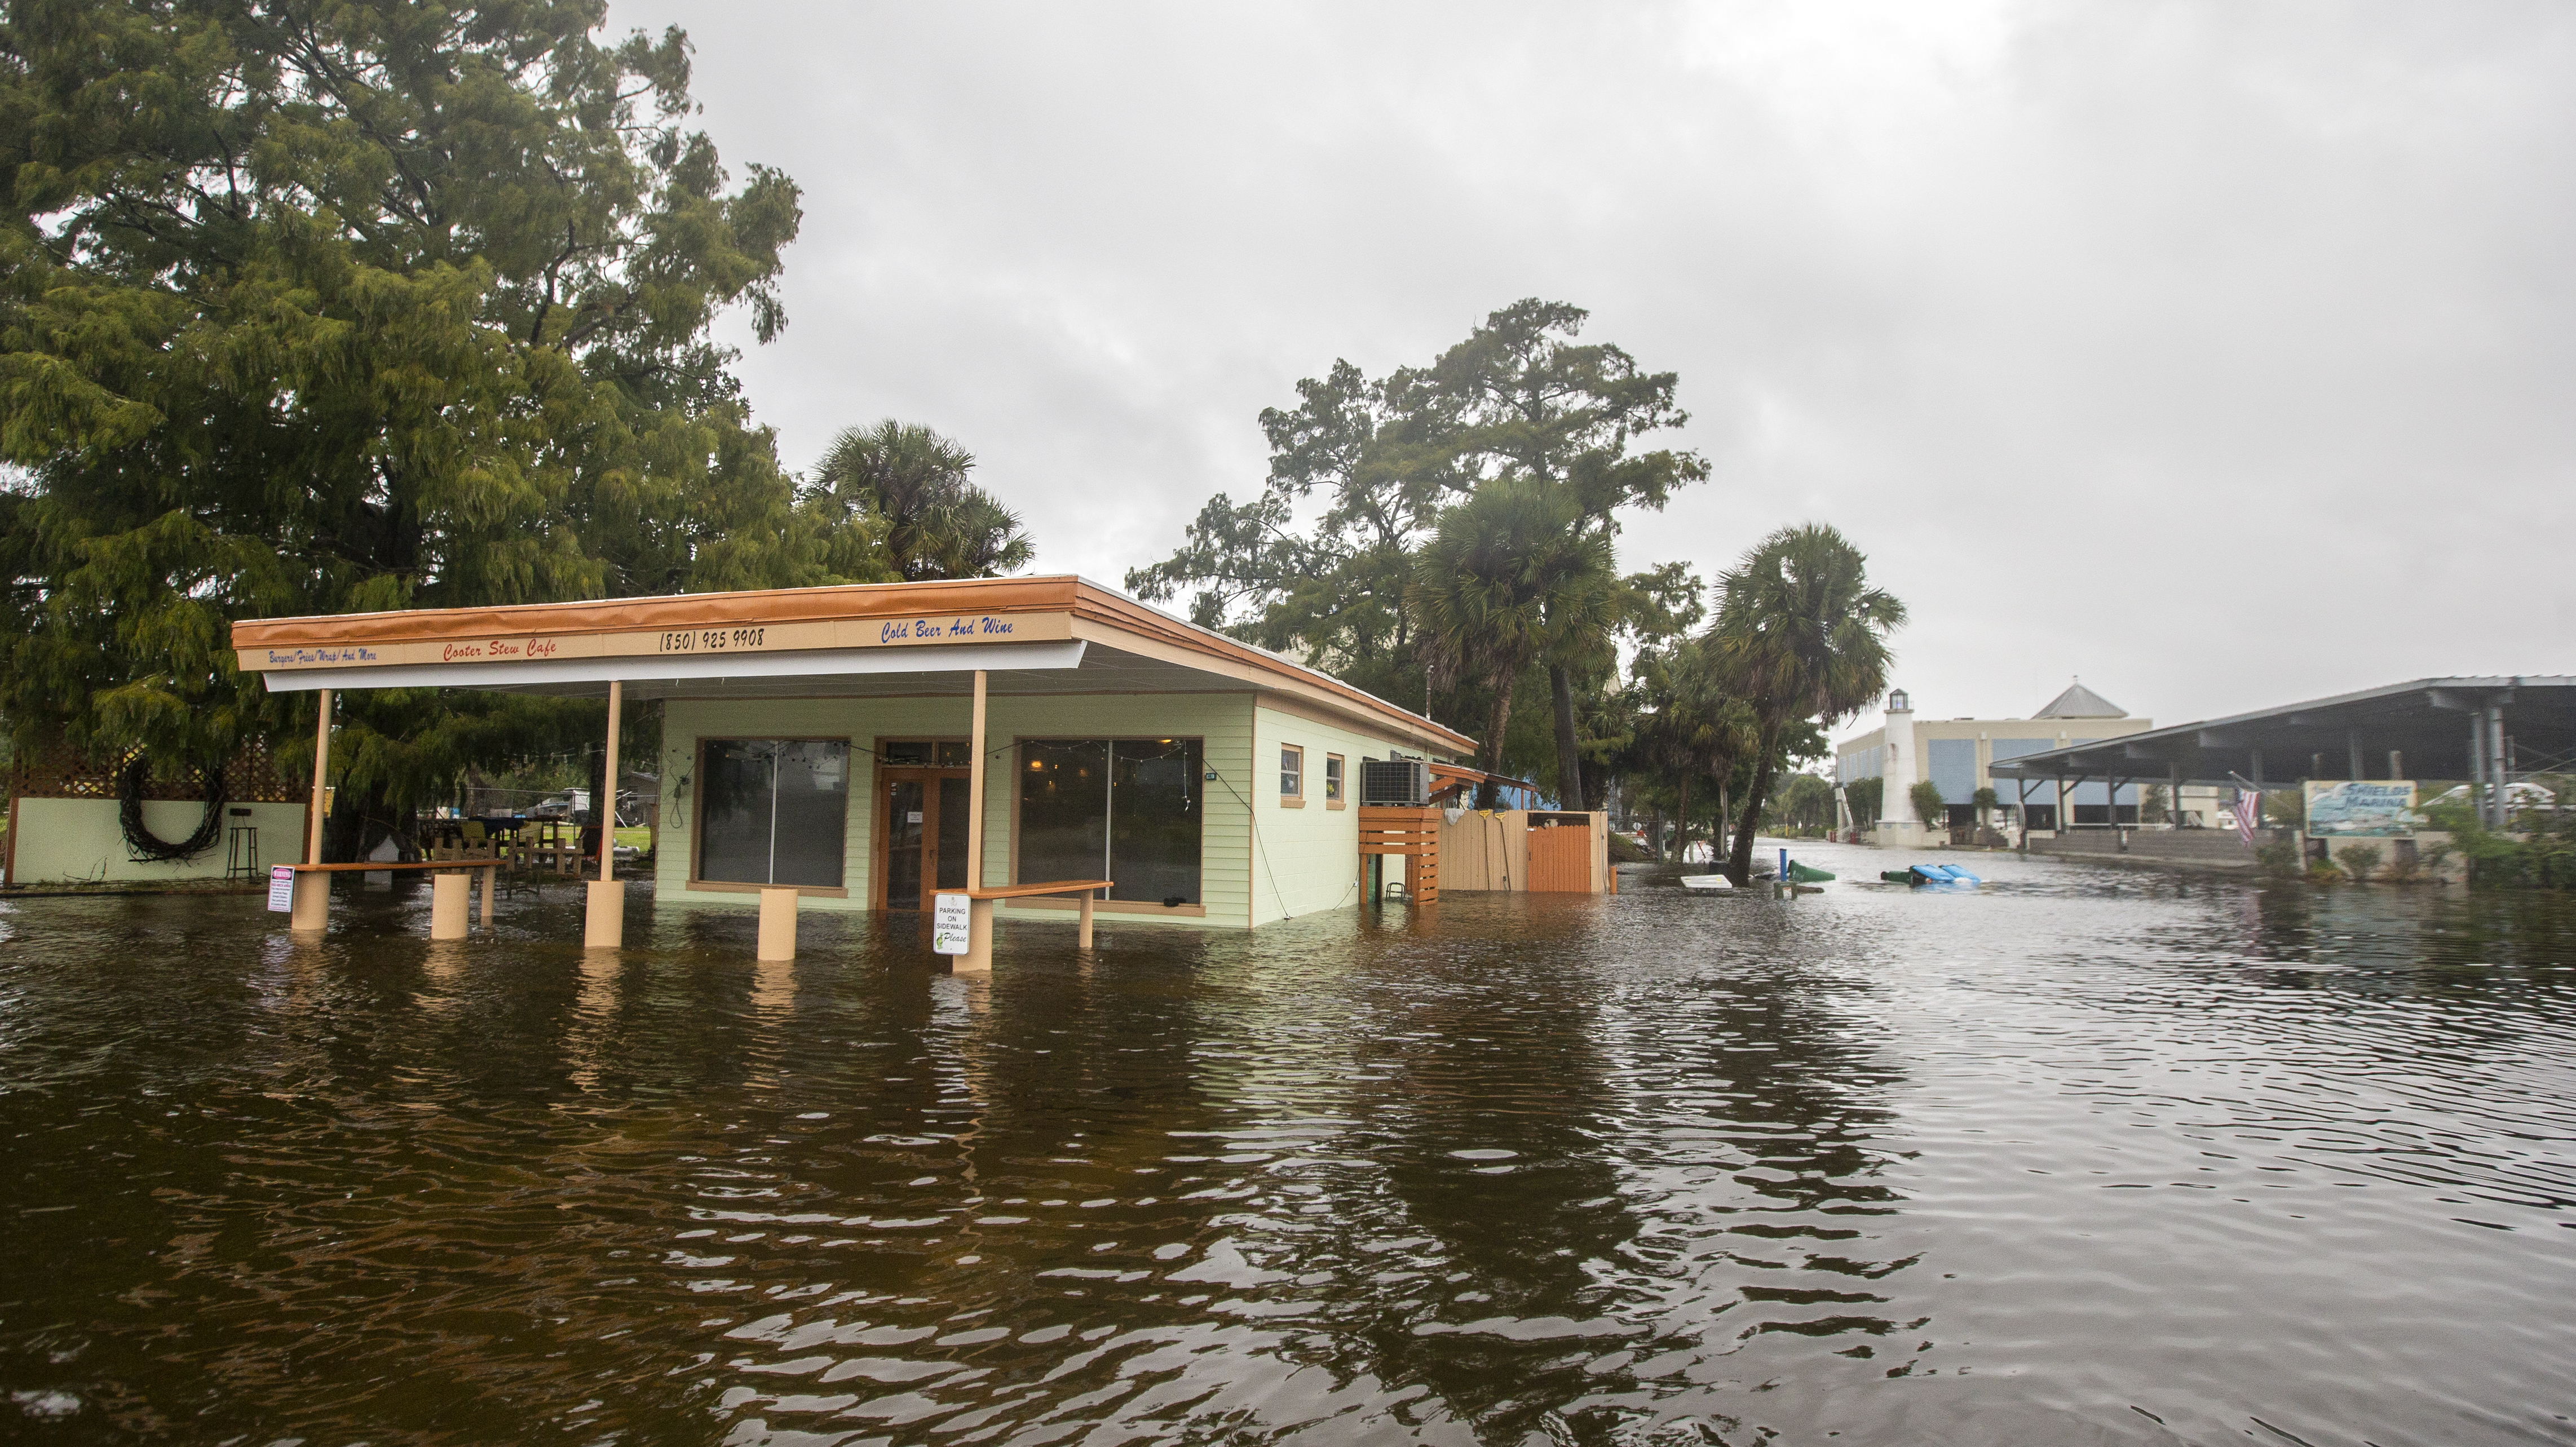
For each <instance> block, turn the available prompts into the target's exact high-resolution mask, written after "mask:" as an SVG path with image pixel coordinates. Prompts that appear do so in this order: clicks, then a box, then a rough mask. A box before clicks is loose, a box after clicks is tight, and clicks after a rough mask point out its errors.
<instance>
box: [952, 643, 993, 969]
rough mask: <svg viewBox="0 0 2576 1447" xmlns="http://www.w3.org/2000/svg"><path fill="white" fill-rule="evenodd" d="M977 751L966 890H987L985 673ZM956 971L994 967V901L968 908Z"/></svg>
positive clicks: (970, 774) (978, 692)
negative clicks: (964, 934)
mask: <svg viewBox="0 0 2576 1447" xmlns="http://www.w3.org/2000/svg"><path fill="white" fill-rule="evenodd" d="M973 739H974V742H973V743H972V744H971V745H970V747H971V748H973V750H974V755H973V757H972V758H970V759H968V760H967V763H966V887H967V888H968V889H970V890H976V889H982V888H983V887H984V670H982V669H980V668H979V669H976V670H975V719H974V725H973ZM955 968H956V969H960V970H989V969H991V968H993V902H992V901H991V900H989V899H979V900H975V901H973V902H972V903H970V904H968V905H967V907H966V953H964V954H962V955H959V956H958V957H957V963H956V965H955Z"/></svg>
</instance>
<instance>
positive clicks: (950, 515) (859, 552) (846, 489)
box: [805, 418, 1036, 583]
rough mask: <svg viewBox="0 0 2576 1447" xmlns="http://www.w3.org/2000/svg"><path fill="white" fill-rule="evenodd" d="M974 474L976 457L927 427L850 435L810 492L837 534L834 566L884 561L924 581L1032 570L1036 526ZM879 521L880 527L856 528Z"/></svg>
mask: <svg viewBox="0 0 2576 1447" xmlns="http://www.w3.org/2000/svg"><path fill="white" fill-rule="evenodd" d="M974 470H975V454H973V453H971V452H968V451H967V450H966V449H965V448H963V447H961V446H959V445H958V444H956V443H955V442H952V441H950V440H949V439H947V438H945V437H942V436H940V435H939V434H938V433H936V432H933V431H931V430H930V429H929V428H927V427H923V426H919V425H917V424H913V423H905V422H897V421H895V420H894V419H893V418H887V419H886V420H885V421H882V422H879V423H877V424H876V425H875V426H873V427H849V428H844V429H842V431H841V433H840V435H839V436H836V437H834V438H833V439H832V445H831V446H829V447H827V448H825V449H824V450H823V460H822V462H821V463H820V464H818V465H817V466H816V468H815V469H814V479H813V482H812V484H811V485H810V487H809V488H808V490H807V491H806V493H805V498H806V502H807V505H808V507H810V508H811V509H812V510H813V511H814V512H815V513H816V515H817V516H818V517H820V518H821V519H822V520H824V521H825V522H826V523H827V524H828V525H830V526H831V528H832V539H833V545H832V548H831V551H830V552H829V553H828V555H827V561H828V562H829V563H830V564H831V566H832V567H833V568H835V569H836V570H838V571H842V572H847V573H856V572H859V571H862V570H867V569H872V568H874V567H877V566H879V565H880V560H881V565H882V566H883V567H884V568H886V569H887V570H889V571H890V572H891V573H892V575H893V576H894V577H897V578H901V579H903V580H904V581H906V582H914V583H918V582H921V581H924V580H926V579H931V578H990V577H996V576H999V575H1000V574H1003V573H1010V572H1015V571H1017V570H1019V569H1021V568H1025V567H1027V566H1028V565H1029V559H1030V557H1031V556H1032V555H1033V554H1034V553H1035V550H1036V548H1035V544H1033V543H1032V542H1031V541H1030V539H1029V535H1028V531H1027V529H1026V528H1025V527H1023V526H1022V525H1021V522H1020V517H1019V515H1018V514H1017V513H1014V512H1012V511H1011V510H1010V509H1009V508H1007V507H1004V506H1003V505H1002V502H1001V500H1000V499H999V498H996V497H994V496H993V495H992V494H991V493H989V492H986V491H985V490H984V489H982V488H980V487H977V486H976V485H975V484H974V483H973V482H972V481H970V480H969V477H968V475H969V474H970V473H972V472H973V471H974ZM870 518H873V519H875V520H876V526H874V527H873V528H868V529H855V530H854V529H853V528H852V527H851V526H850V525H851V524H853V523H857V522H861V521H864V520H867V519H870Z"/></svg>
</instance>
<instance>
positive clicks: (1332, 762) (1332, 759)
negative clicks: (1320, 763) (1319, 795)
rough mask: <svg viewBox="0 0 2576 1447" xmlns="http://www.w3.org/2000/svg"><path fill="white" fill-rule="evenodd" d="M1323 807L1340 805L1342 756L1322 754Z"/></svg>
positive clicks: (1333, 807)
mask: <svg viewBox="0 0 2576 1447" xmlns="http://www.w3.org/2000/svg"><path fill="white" fill-rule="evenodd" d="M1324 807H1325V808H1328V809H1338V808H1340V807H1342V756H1341V755H1339V754H1326V755H1324Z"/></svg>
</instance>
